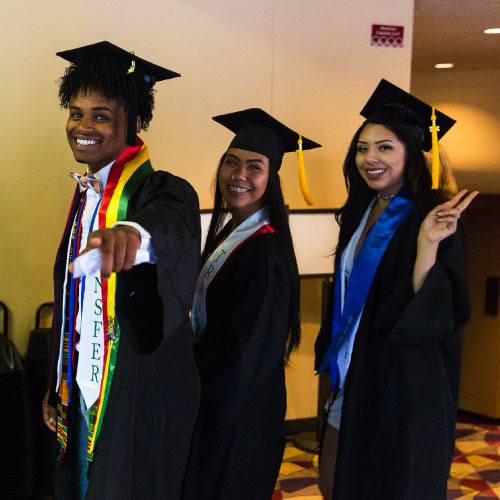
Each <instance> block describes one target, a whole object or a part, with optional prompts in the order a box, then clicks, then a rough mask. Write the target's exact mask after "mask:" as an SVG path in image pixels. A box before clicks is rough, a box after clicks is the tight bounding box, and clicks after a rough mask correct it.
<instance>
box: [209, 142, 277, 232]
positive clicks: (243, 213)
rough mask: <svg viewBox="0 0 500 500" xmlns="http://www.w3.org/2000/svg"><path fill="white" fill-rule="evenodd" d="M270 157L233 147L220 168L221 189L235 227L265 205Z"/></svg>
mask: <svg viewBox="0 0 500 500" xmlns="http://www.w3.org/2000/svg"><path fill="white" fill-rule="evenodd" d="M268 179H269V159H268V158H267V156H264V155H262V154H259V153H253V152H252V151H245V150H243V149H236V148H231V149H229V150H228V151H227V153H226V156H225V157H224V161H223V162H222V165H221V168H220V170H219V180H218V182H219V189H220V190H221V193H222V196H223V197H224V200H225V201H226V203H227V204H228V205H229V208H230V209H231V214H232V216H233V226H235V225H238V224H240V223H241V222H243V221H244V220H245V219H246V218H248V217H250V216H251V215H252V214H254V213H255V212H257V210H259V209H260V208H262V206H263V205H264V193H265V192H266V188H267V181H268Z"/></svg>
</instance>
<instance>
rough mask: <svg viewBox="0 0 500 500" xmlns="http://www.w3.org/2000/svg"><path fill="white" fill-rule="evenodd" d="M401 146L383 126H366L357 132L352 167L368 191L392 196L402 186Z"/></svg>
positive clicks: (404, 153)
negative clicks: (354, 163) (369, 189)
mask: <svg viewBox="0 0 500 500" xmlns="http://www.w3.org/2000/svg"><path fill="white" fill-rule="evenodd" d="M405 160H406V148H405V145H404V144H403V143H402V142H401V141H400V140H399V139H398V138H397V136H396V134H394V132H392V131H391V130H389V129H388V128H386V127H384V126H383V125H379V124H375V123H369V124H368V125H366V127H365V128H364V129H363V130H362V131H361V134H360V136H359V139H358V144H357V152H356V166H357V168H358V171H359V173H360V175H361V177H362V178H363V180H364V181H365V182H366V184H367V185H368V187H369V188H371V189H374V190H376V191H377V192H378V194H380V195H382V196H387V195H389V194H395V193H397V192H398V191H399V189H400V188H401V187H403V185H404V171H405Z"/></svg>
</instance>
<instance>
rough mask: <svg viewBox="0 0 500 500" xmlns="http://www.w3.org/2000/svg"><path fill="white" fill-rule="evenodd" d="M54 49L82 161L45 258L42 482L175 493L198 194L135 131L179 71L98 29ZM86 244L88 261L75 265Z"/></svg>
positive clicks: (190, 377) (130, 497)
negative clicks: (47, 310)
mask: <svg viewBox="0 0 500 500" xmlns="http://www.w3.org/2000/svg"><path fill="white" fill-rule="evenodd" d="M58 55H59V56H60V57H62V58H64V59H65V60H68V61H70V62H71V65H70V66H69V67H68V68H67V69H66V72H65V74H64V76H63V78H62V79H61V81H60V85H59V97H60V103H61V106H62V107H64V108H67V109H68V111H69V112H68V120H67V124H66V132H67V138H68V142H69V145H70V147H71V149H72V152H73V154H74V157H75V160H76V161H77V162H78V163H79V164H84V165H85V166H86V173H85V175H83V176H82V177H80V176H79V175H77V174H74V176H75V177H76V178H77V179H78V183H77V184H76V186H75V185H71V188H75V194H74V197H73V201H72V203H71V206H70V209H69V215H68V220H67V223H66V228H65V229H64V233H63V236H62V240H61V244H60V247H59V250H58V252H57V256H56V262H55V265H54V297H55V308H54V342H53V354H52V359H51V370H50V381H49V387H48V390H47V394H46V397H45V399H44V401H43V403H42V411H43V418H44V421H45V423H46V424H47V426H48V427H49V428H50V429H51V430H53V431H54V432H55V435H57V440H58V442H59V445H60V446H59V461H58V463H57V466H56V472H55V496H56V498H57V499H58V500H64V499H78V500H80V499H83V498H86V499H87V500H92V499H106V500H115V499H116V500H118V499H119V500H137V499H140V498H145V499H146V498H147V499H148V500H149V499H158V500H160V499H161V500H167V499H169V500H179V498H180V494H181V487H182V478H183V475H184V471H185V468H186V464H187V459H188V453H189V443H190V438H191V432H192V429H193V426H194V422H195V419H196V414H197V410H198V402H199V378H198V374H197V370H196V365H195V362H194V358H193V354H192V349H191V345H190V343H189V340H188V336H187V334H186V332H187V328H188V325H189V310H190V308H191V305H192V298H193V293H194V288H195V283H196V277H197V274H198V270H199V248H200V232H201V228H200V217H199V206H198V197H197V195H196V192H195V191H194V189H193V188H192V187H191V185H190V184H189V183H188V182H186V181H185V180H184V179H181V178H179V177H176V176H175V175H172V174H171V173H169V172H165V171H154V170H153V167H152V165H151V163H152V162H151V160H150V157H149V153H148V148H147V147H146V145H145V144H144V143H143V141H142V140H141V139H140V138H139V136H138V135H137V133H138V132H139V130H141V129H146V128H147V126H148V124H149V122H150V121H151V119H152V111H153V104H154V90H153V86H154V84H155V82H156V81H161V80H165V79H168V78H172V77H174V76H179V75H178V74H177V73H174V72H172V71H169V70H167V69H165V68H161V67H160V66H157V65H154V64H152V63H149V62H148V61H145V60H144V59H140V58H138V57H137V56H135V55H134V54H133V53H130V52H127V51H125V50H123V49H121V48H119V47H117V46H115V45H113V44H111V43H109V42H99V43H97V44H92V45H89V46H85V47H79V48H77V49H72V50H69V51H64V52H60V53H58ZM160 166H161V163H160ZM68 173H69V168H68V171H67V172H62V173H61V176H62V177H63V178H64V177H66V178H67V179H68V183H69V182H71V181H70V180H69V178H68ZM82 173H83V172H82ZM68 187H69V184H68ZM88 233H90V234H88ZM87 236H88V237H87ZM88 250H89V251H88ZM144 254H146V257H145V255H144ZM91 255H94V256H98V257H99V258H98V259H97V265H96V267H95V269H93V270H90V269H88V268H87V269H86V270H84V272H83V273H79V272H77V269H76V268H74V267H73V266H76V265H77V263H80V264H81V262H82V259H88V258H89V257H90V256H91ZM77 257H78V258H77ZM81 274H83V275H81ZM85 284H86V286H85ZM86 369H89V372H86V371H85V370H86ZM86 375H89V376H86ZM56 409H57V411H56Z"/></svg>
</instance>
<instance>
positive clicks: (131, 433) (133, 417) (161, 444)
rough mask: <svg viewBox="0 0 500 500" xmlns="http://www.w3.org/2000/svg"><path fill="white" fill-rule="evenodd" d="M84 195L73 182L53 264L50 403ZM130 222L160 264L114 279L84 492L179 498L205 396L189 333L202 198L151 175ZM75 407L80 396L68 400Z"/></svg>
mask: <svg viewBox="0 0 500 500" xmlns="http://www.w3.org/2000/svg"><path fill="white" fill-rule="evenodd" d="M79 199H80V193H79V190H78V189H77V191H76V193H75V197H74V199H73V202H72V205H71V209H70V214H69V217H68V222H67V224H66V229H65V231H64V236H63V238H62V241H61V244H60V247H59V250H58V253H57V258H56V263H55V267H54V288H55V309H54V311H55V312H54V315H55V316H54V323H55V329H54V331H55V335H54V349H53V359H52V373H51V383H50V400H49V402H50V403H51V404H52V405H53V406H56V402H57V394H56V390H55V384H56V380H57V359H58V355H59V342H60V331H61V321H62V318H61V314H62V311H61V308H62V305H61V301H62V294H63V292H64V290H63V283H64V273H65V265H66V253H67V248H68V241H69V235H70V231H71V227H72V225H73V220H74V216H75V211H76V209H77V207H78V202H79ZM127 220H130V221H134V222H137V223H138V224H140V225H141V226H142V227H143V228H145V229H146V230H147V231H148V232H149V233H150V234H151V244H152V248H153V251H154V253H155V255H156V257H157V264H156V265H152V264H142V265H139V266H135V267H133V268H132V270H130V271H127V272H121V273H119V274H118V276H117V290H116V299H115V302H116V314H117V318H118V323H119V325H120V332H121V338H120V345H119V349H118V355H117V360H116V367H115V372H114V376H113V382H112V386H111V390H110V393H109V399H108V406H107V409H106V412H105V414H104V420H103V423H102V429H101V434H100V436H99V439H98V441H97V443H96V447H95V454H94V462H93V464H92V467H91V473H90V482H89V486H88V490H87V495H86V498H87V499H103V498H105V499H106V500H112V499H117V500H127V499H129V500H137V499H138V498H148V499H162V500H167V499H169V500H178V499H179V498H180V493H181V486H182V477H183V474H184V471H185V466H186V462H187V458H188V454H189V441H190V437H191V433H192V429H193V426H194V422H195V419H196V413H197V409H198V403H199V377H198V374H197V370H196V365H195V362H194V358H193V355H192V349H191V346H190V344H189V340H188V336H187V323H188V321H189V316H188V315H189V310H190V308H191V304H192V300H193V293H194V287H195V283H196V277H197V274H198V270H199V251H200V217H199V208H198V197H197V195H196V193H195V191H194V190H193V188H192V187H191V186H190V185H189V184H188V183H187V182H186V181H184V180H183V179H180V178H179V177H175V176H174V175H172V174H169V173H167V172H162V171H158V172H153V173H152V174H150V175H148V176H147V177H146V178H145V179H144V181H143V182H142V183H141V184H140V185H139V186H138V187H137V189H136V191H135V192H134V193H133V194H132V196H131V198H130V200H129V204H128V211H127ZM78 404H79V401H78V396H77V395H74V397H73V401H72V403H71V406H72V407H73V409H74V407H75V405H78ZM69 425H71V422H70V423H69ZM68 432H69V440H68V449H67V452H66V453H65V455H64V457H63V460H62V463H61V464H60V465H58V466H57V470H56V496H57V498H58V500H61V499H65V498H70V491H71V488H70V470H71V457H70V455H71V452H72V449H71V442H72V440H71V428H68Z"/></svg>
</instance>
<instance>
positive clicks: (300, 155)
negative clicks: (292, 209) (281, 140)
mask: <svg viewBox="0 0 500 500" xmlns="http://www.w3.org/2000/svg"><path fill="white" fill-rule="evenodd" d="M297 143H298V145H299V147H298V149H297V159H298V161H299V183H300V190H301V191H302V196H303V197H304V200H305V201H306V202H307V204H308V205H314V202H313V201H312V198H311V195H310V194H309V189H308V187H307V179H306V170H305V168H304V153H303V151H302V136H301V135H300V134H299V140H298V141H297Z"/></svg>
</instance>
